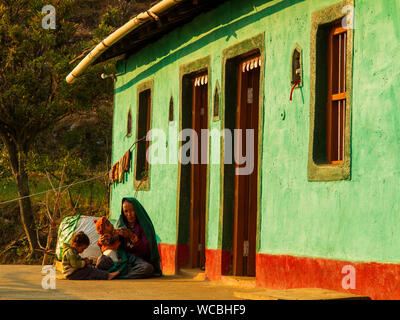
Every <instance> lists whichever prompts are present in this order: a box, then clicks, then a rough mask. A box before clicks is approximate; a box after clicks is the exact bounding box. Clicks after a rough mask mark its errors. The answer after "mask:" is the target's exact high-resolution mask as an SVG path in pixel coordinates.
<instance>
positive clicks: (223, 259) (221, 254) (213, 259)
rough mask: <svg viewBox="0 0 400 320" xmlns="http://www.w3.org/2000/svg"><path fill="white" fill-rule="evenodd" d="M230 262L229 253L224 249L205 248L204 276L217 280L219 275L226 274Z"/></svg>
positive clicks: (219, 277)
mask: <svg viewBox="0 0 400 320" xmlns="http://www.w3.org/2000/svg"><path fill="white" fill-rule="evenodd" d="M230 263H231V253H230V252H229V251H224V250H220V249H219V250H211V249H206V270H205V273H206V277H207V278H208V279H210V280H212V281H218V280H220V279H221V276H222V275H224V274H228V272H229V267H230Z"/></svg>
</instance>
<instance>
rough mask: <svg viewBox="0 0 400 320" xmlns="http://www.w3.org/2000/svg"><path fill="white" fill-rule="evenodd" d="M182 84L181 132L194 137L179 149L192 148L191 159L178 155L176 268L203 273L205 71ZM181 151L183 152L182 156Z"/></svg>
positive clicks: (205, 164)
mask: <svg viewBox="0 0 400 320" xmlns="http://www.w3.org/2000/svg"><path fill="white" fill-rule="evenodd" d="M182 81H183V83H182V130H184V129H192V130H193V131H194V132H195V134H194V136H190V137H187V139H186V140H184V141H182V145H184V144H185V145H186V143H189V144H190V145H191V146H192V147H191V148H190V152H189V153H190V155H189V154H181V161H180V164H179V165H180V168H181V169H180V170H181V176H180V186H179V187H180V196H179V221H178V248H177V250H178V252H177V260H178V261H177V262H178V268H179V267H189V268H200V269H203V270H204V267H205V235H206V203H207V192H206V191H207V190H206V189H207V171H208V170H207V169H208V164H207V161H206V158H207V157H208V154H207V151H208V138H207V139H204V140H203V139H202V138H201V137H202V135H201V130H202V129H208V72H207V69H205V70H201V71H198V72H194V73H191V74H187V75H184V76H183V79H182ZM189 139H190V142H189ZM183 150H184V149H183V148H182V153H183V152H184V151H183ZM185 150H187V149H185ZM184 156H186V157H190V161H189V162H188V163H186V162H184V161H182V157H184Z"/></svg>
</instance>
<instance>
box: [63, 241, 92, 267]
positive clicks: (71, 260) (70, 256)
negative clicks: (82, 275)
mask: <svg viewBox="0 0 400 320" xmlns="http://www.w3.org/2000/svg"><path fill="white" fill-rule="evenodd" d="M85 265H86V263H85V261H84V260H83V259H82V258H81V256H80V255H79V254H78V252H77V251H76V249H75V248H73V247H71V246H70V245H69V244H67V243H64V244H63V256H62V267H63V271H62V273H63V274H65V275H70V274H72V273H73V272H74V271H75V270H77V269H80V268H83V267H84V266H85Z"/></svg>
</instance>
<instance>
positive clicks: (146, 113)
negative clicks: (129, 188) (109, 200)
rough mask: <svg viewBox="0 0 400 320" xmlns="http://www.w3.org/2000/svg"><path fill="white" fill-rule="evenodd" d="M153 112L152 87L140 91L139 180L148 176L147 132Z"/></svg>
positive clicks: (137, 161) (137, 152) (137, 165)
mask: <svg viewBox="0 0 400 320" xmlns="http://www.w3.org/2000/svg"><path fill="white" fill-rule="evenodd" d="M150 113H151V89H147V90H144V91H142V92H140V93H139V110H138V133H137V140H138V142H137V146H136V148H137V151H136V173H135V178H136V180H137V181H139V180H146V179H147V178H148V169H149V163H148V161H147V158H146V152H147V149H148V147H149V141H147V140H146V135H147V132H148V131H149V130H150Z"/></svg>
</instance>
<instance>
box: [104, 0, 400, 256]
mask: <svg viewBox="0 0 400 320" xmlns="http://www.w3.org/2000/svg"><path fill="white" fill-rule="evenodd" d="M337 2H340V1H336V0H283V1H265V0H264V1H261V0H252V1H250V0H249V1H237V0H234V1H230V2H228V3H225V4H223V5H222V6H220V7H218V8H217V9H215V10H213V11H211V12H209V13H206V14H202V15H200V16H198V17H197V18H195V19H194V20H193V21H192V22H191V23H189V24H187V25H185V26H183V27H181V28H178V29H177V30H175V31H173V32H171V33H170V34H168V35H167V36H165V37H163V38H162V39H160V40H159V41H157V42H155V43H153V44H151V45H149V46H147V47H145V48H143V49H142V50H141V51H140V52H138V53H137V54H135V55H133V56H131V57H129V59H128V60H127V66H126V68H127V72H126V74H124V75H121V76H119V77H118V79H117V81H116V84H115V109H114V123H113V125H114V127H113V151H112V163H114V162H116V161H118V160H119V159H120V157H122V155H123V154H124V152H125V151H126V150H127V148H129V147H130V146H131V145H132V143H133V142H134V141H135V139H136V122H135V115H136V111H137V109H136V108H137V105H136V101H137V97H136V94H137V90H136V88H137V85H138V84H140V83H141V82H143V81H146V80H148V79H150V78H152V79H153V80H154V92H153V110H152V128H159V129H162V130H165V131H166V132H168V126H169V123H168V108H169V101H170V97H171V95H172V96H173V99H174V106H175V107H174V118H175V119H176V120H179V103H180V101H179V99H180V91H179V90H180V83H179V68H180V66H181V65H183V64H186V63H189V62H193V61H195V60H197V59H200V58H203V57H205V56H208V55H210V56H211V83H209V85H211V86H212V88H211V92H212V93H213V92H214V89H215V84H216V81H218V83H219V84H220V85H221V79H222V60H221V59H222V52H223V50H224V49H225V48H227V47H230V46H232V45H235V44H237V43H239V42H240V41H243V40H246V39H248V38H251V37H254V36H257V35H259V34H261V33H264V34H265V40H264V41H265V63H264V65H263V68H265V70H264V72H265V79H264V109H263V110H264V111H263V114H262V115H260V116H261V118H262V119H263V123H262V125H263V131H262V172H261V201H260V221H259V227H260V237H259V252H260V253H268V254H293V255H298V256H309V257H324V258H333V259H343V260H350V261H380V262H400V251H399V250H398V248H399V247H400V234H399V231H400V217H399V216H398V215H399V212H400V210H399V209H400V208H399V200H398V199H399V191H400V187H399V181H400V130H398V127H399V124H400V111H399V110H400V109H399V105H398V103H397V102H398V101H400V93H399V89H400V73H399V70H400V45H399V44H400V19H399V15H400V13H399V12H400V11H399V10H400V0H388V1H373V0H355V14H356V30H355V31H354V52H353V96H352V124H351V125H352V136H351V180H349V181H333V182H309V181H308V180H307V164H308V144H309V126H310V121H309V115H310V73H309V70H310V21H311V13H312V12H314V11H317V10H319V9H322V8H325V7H327V6H330V5H332V4H335V3H337ZM296 44H299V45H300V46H301V48H302V50H303V57H302V58H303V87H302V88H301V89H296V90H295V92H294V97H293V101H292V102H290V101H289V94H290V67H291V66H290V56H291V53H292V49H293V48H294V46H295V45H296ZM123 69H124V62H123V61H120V62H119V64H118V72H121V71H123ZM223 91H224V90H223V88H222V86H221V95H222V94H224V93H223ZM212 99H213V97H211V101H212ZM221 100H222V99H221ZM212 103H213V101H212ZM223 107H224V106H223V105H221V108H223ZM128 108H131V110H132V115H133V116H134V118H133V128H132V132H133V133H134V134H133V135H132V136H131V137H125V133H126V118H127V114H128ZM283 111H285V114H286V117H285V119H284V120H282V118H281V113H282V112H283ZM209 112H210V115H209V118H210V128H217V129H219V128H220V126H221V122H222V121H221V120H218V121H212V108H209ZM170 139H176V140H177V139H178V137H177V136H175V137H168V140H170ZM211 144H213V142H211ZM212 152H217V153H218V154H219V150H212ZM209 172H210V178H209V181H210V184H209V206H208V225H207V247H208V248H210V249H217V248H220V246H221V236H220V234H219V232H218V230H220V223H221V219H220V215H219V209H220V188H221V186H222V185H221V181H220V180H221V171H220V167H219V165H211V166H210V171H209ZM177 183H178V165H152V166H151V169H150V190H149V191H139V192H138V196H137V197H138V199H139V201H141V202H142V204H143V205H144V206H145V208H146V210H147V211H148V212H149V214H150V216H151V217H152V219H153V222H154V225H155V228H156V232H157V234H158V237H159V241H160V242H162V243H168V244H174V243H176V222H177V216H176V211H177V208H176V206H177V197H176V194H177V190H178V186H177ZM134 193H135V190H134V189H133V170H131V172H130V174H129V175H128V177H127V180H126V182H125V183H124V184H116V185H115V186H114V187H113V189H112V197H111V215H112V217H113V218H115V217H116V216H117V215H118V214H119V212H120V206H121V203H120V201H121V198H122V197H123V196H132V195H134Z"/></svg>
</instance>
